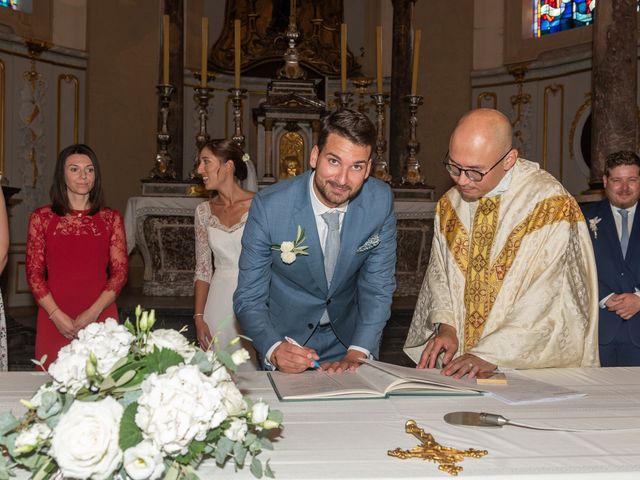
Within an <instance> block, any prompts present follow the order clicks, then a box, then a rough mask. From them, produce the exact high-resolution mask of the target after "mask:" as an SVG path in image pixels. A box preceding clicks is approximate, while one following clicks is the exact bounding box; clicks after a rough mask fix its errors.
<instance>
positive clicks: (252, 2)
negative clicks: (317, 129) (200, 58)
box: [209, 0, 360, 76]
mask: <svg viewBox="0 0 640 480" xmlns="http://www.w3.org/2000/svg"><path fill="white" fill-rule="evenodd" d="M290 5H291V2H290V0H227V1H226V6H225V15H224V17H225V20H224V25H223V28H222V33H221V34H220V37H219V38H218V39H217V41H216V42H215V44H214V45H213V47H212V48H211V52H210V54H209V66H210V67H211V68H212V69H213V70H217V71H220V72H225V73H229V74H231V73H233V70H234V47H233V22H234V19H237V18H239V19H240V21H241V23H242V35H241V50H242V67H241V70H242V71H247V70H254V69H257V71H264V72H266V73H265V75H268V76H272V75H273V74H274V69H273V67H271V68H269V67H266V68H262V69H261V70H260V67H261V66H263V65H265V64H269V63H276V64H278V66H280V65H281V64H282V60H283V56H284V53H285V51H286V50H287V46H288V45H287V38H286V36H285V32H286V30H287V27H288V25H289V16H290V15H291V14H292V12H290ZM342 12H343V0H323V1H322V2H320V1H317V0H313V1H307V2H297V6H296V8H295V12H293V15H294V16H295V19H296V23H297V29H298V31H299V32H300V41H298V42H296V48H297V50H298V53H299V55H300V63H301V64H302V65H304V66H305V67H307V68H309V69H311V70H314V71H315V72H317V73H319V74H320V75H327V76H336V75H339V74H340V24H341V23H342V22H343V13H342ZM347 64H348V72H349V74H351V73H353V72H355V71H356V70H358V69H359V68H360V65H358V63H357V62H356V60H355V56H354V55H353V53H352V52H350V51H348V52H347Z"/></svg>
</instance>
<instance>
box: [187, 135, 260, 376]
mask: <svg viewBox="0 0 640 480" xmlns="http://www.w3.org/2000/svg"><path fill="white" fill-rule="evenodd" d="M245 159H247V157H246V156H244V155H243V151H242V150H241V149H240V148H239V147H238V146H237V145H236V144H235V143H234V142H233V141H231V140H214V141H210V142H208V143H207V144H205V146H204V147H202V149H201V150H200V153H199V154H198V174H199V175H201V176H202V179H203V182H204V185H205V188H206V189H207V190H215V191H216V193H217V194H216V195H215V196H214V197H213V198H211V199H210V200H208V201H206V202H203V203H201V204H200V205H198V207H197V208H196V213H195V219H194V223H195V236H196V272H195V314H194V315H193V319H194V323H195V326H196V333H197V337H198V342H200V345H201V346H202V347H203V348H205V349H206V348H208V347H209V344H210V343H211V342H212V340H213V338H214V337H215V339H216V343H214V348H215V346H216V345H218V346H219V347H220V348H225V347H226V346H227V345H228V344H229V342H231V341H232V340H233V339H234V338H236V337H237V336H238V334H241V333H242V332H241V330H240V326H239V324H238V321H237V320H236V318H235V315H234V314H233V292H234V291H235V289H236V286H237V283H238V259H239V258H240V250H241V243H240V240H241V238H242V232H243V231H244V225H245V222H246V221H247V215H248V212H249V207H250V205H251V200H252V198H253V192H251V191H248V190H244V189H243V188H242V187H240V185H239V184H238V181H242V180H246V179H247V175H248V172H249V171H251V173H252V174H253V176H254V177H255V173H254V172H253V171H252V166H251V164H250V162H249V161H248V159H247V160H245ZM254 188H255V186H254ZM212 252H213V263H212V260H211V256H212V255H211V254H212ZM241 343H242V346H243V347H244V348H246V349H247V351H248V352H249V353H250V355H251V359H250V360H249V361H248V362H247V363H244V364H242V365H241V366H240V368H239V370H244V371H247V370H257V369H259V366H258V362H257V360H256V354H255V350H254V349H253V347H252V346H251V342H249V341H247V340H245V339H241Z"/></svg>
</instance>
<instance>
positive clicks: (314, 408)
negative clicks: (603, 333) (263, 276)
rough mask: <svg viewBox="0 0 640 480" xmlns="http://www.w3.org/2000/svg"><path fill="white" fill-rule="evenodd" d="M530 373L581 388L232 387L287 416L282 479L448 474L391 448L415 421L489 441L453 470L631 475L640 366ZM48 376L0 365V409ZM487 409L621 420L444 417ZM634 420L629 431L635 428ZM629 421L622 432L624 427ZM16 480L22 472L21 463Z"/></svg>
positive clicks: (458, 437)
mask: <svg viewBox="0 0 640 480" xmlns="http://www.w3.org/2000/svg"><path fill="white" fill-rule="evenodd" d="M519 373H521V374H522V375H525V376H526V377H529V378H531V379H534V380H539V381H543V382H548V383H552V384H555V385H562V386H563V387H567V388H571V389H574V390H578V391H581V392H585V393H587V396H586V397H583V398H577V399H573V400H564V401H555V402H548V403H535V404H531V405H517V406H512V405H506V404H504V403H501V402H500V401H498V400H496V399H494V398H492V397H487V396H469V397H456V398H455V400H452V398H451V397H447V396H433V397H425V396H411V395H408V396H395V397H392V398H390V399H377V400H374V399H372V400H341V401H312V402H279V401H278V399H277V397H276V395H275V394H274V392H273V389H272V387H271V385H270V383H269V380H268V378H267V375H266V374H265V373H264V372H252V373H243V374H238V375H237V380H238V386H239V388H240V389H241V391H242V392H243V394H245V395H249V396H250V397H251V398H262V399H263V400H264V401H265V402H267V403H268V404H269V405H270V406H271V407H273V408H276V409H279V410H281V411H282V413H283V414H284V421H283V425H284V429H283V430H282V435H281V436H280V437H278V438H276V439H275V441H274V450H273V451H264V452H263V453H262V454H261V458H262V459H263V460H266V459H267V458H270V459H271V460H270V464H271V468H272V469H273V471H274V473H275V478H276V479H278V480H286V479H296V480H298V479H305V480H306V479H318V480H320V479H328V478H331V479H344V480H347V479H362V478H368V479H417V478H420V479H439V480H442V479H446V478H452V477H450V476H449V475H447V474H446V473H444V472H441V471H439V470H438V468H437V465H435V464H434V463H431V462H427V461H425V460H421V459H417V458H413V459H407V460H400V459H398V458H392V457H390V456H388V455H387V451H388V450H392V449H395V448H398V447H400V448H402V449H411V448H413V447H415V446H416V445H417V443H418V441H417V440H416V438H414V437H413V436H412V435H408V434H407V433H405V432H404V423H405V422H406V421H407V420H408V419H414V420H415V421H416V422H417V423H418V425H419V426H421V427H422V428H424V429H425V431H426V432H429V433H431V434H433V436H434V439H435V440H436V441H437V442H440V443H441V444H443V445H445V446H448V447H456V448H459V449H466V448H477V449H486V450H487V451H488V454H487V455H486V456H485V457H483V458H480V459H474V458H466V459H465V460H464V461H462V462H460V463H459V465H460V466H461V467H463V469H464V470H463V471H462V472H460V474H459V475H458V477H459V478H470V479H474V480H488V479H492V478H522V479H531V478H535V479H537V480H571V479H580V480H599V479H602V480H618V479H629V480H631V479H635V478H637V477H638V472H640V443H639V442H638V441H637V438H638V431H639V430H640V383H638V378H639V376H640V368H637V367H636V368H568V369H553V368H548V369H543V370H522V371H520V372H519ZM47 380H48V377H47V376H46V375H44V374H41V373H32V372H8V373H0V413H2V412H5V411H7V410H11V411H13V413H14V414H21V413H23V412H24V406H22V405H21V404H20V402H19V401H20V399H28V398H31V396H32V395H33V393H34V392H35V390H36V389H37V387H38V386H39V385H40V384H42V383H44V382H45V381H47ZM458 410H464V411H475V412H481V411H484V412H491V413H496V414H500V415H504V416H505V417H507V418H509V419H511V420H513V421H516V422H518V421H519V422H522V423H528V424H536V425H547V426H560V425H562V426H564V427H574V428H578V427H583V428H620V429H621V430H617V431H613V430H612V431H599V432H551V431H539V430H530V429H524V428H517V427H511V426H506V427H503V428H485V429H480V428H472V427H457V426H453V425H449V424H447V423H445V422H444V420H443V416H444V415H445V414H446V413H448V412H452V411H458ZM631 428H633V429H631ZM625 429H626V430H625ZM16 474H17V479H18V480H22V479H26V478H28V475H27V473H26V472H25V471H23V470H17V471H16ZM198 474H199V476H200V478H203V479H204V478H218V479H238V480H240V479H251V478H254V477H253V476H252V475H251V473H250V472H249V471H248V468H245V469H244V470H242V471H239V472H235V471H234V467H233V465H232V464H231V462H229V463H228V464H227V466H226V468H225V469H224V470H219V469H217V468H216V467H215V466H214V465H213V464H212V463H211V462H205V463H203V464H202V465H200V467H199V468H198Z"/></svg>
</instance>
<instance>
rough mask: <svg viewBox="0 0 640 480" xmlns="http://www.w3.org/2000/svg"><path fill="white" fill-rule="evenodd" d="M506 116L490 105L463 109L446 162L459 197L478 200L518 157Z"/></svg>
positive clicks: (493, 185) (452, 136)
mask: <svg viewBox="0 0 640 480" xmlns="http://www.w3.org/2000/svg"><path fill="white" fill-rule="evenodd" d="M512 136H513V131H512V128H511V123H510V122H509V119H508V118H507V117H506V116H505V115H504V114H502V113H501V112H499V111H498V110H493V109H489V108H479V109H477V110H471V111H470V112H468V113H466V114H465V115H464V116H463V117H462V118H461V119H460V120H459V121H458V124H457V125H456V128H455V130H454V131H453V133H452V134H451V139H450V140H449V152H448V153H447V156H446V157H445V166H446V168H447V171H448V172H449V175H451V178H452V179H453V181H454V182H455V183H456V185H457V188H458V190H459V191H460V194H461V195H462V197H463V198H464V199H465V200H467V201H473V200H477V199H479V198H481V197H483V196H484V195H486V194H487V193H489V192H490V191H491V190H493V189H494V188H495V187H496V186H497V185H498V184H499V183H500V180H502V178H503V177H504V176H505V175H506V173H507V172H508V171H509V170H510V169H511V167H513V165H514V164H515V162H516V160H517V159H518V150H516V149H515V148H513V147H512V143H511V140H512Z"/></svg>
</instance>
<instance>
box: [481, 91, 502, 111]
mask: <svg viewBox="0 0 640 480" xmlns="http://www.w3.org/2000/svg"><path fill="white" fill-rule="evenodd" d="M483 100H493V107H491V108H493V109H497V108H498V95H497V94H496V92H480V93H479V94H478V97H477V98H476V105H477V108H481V107H482V101H483Z"/></svg>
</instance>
